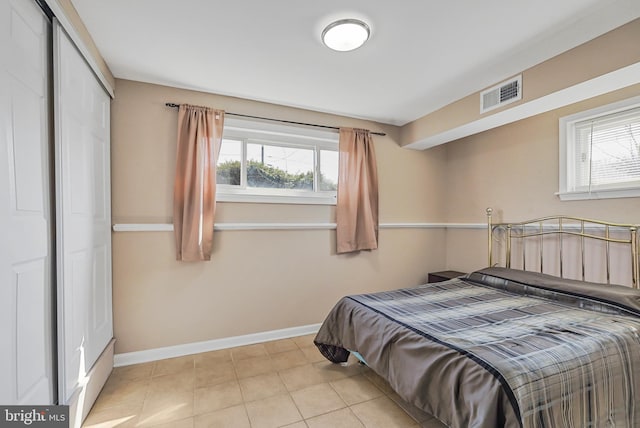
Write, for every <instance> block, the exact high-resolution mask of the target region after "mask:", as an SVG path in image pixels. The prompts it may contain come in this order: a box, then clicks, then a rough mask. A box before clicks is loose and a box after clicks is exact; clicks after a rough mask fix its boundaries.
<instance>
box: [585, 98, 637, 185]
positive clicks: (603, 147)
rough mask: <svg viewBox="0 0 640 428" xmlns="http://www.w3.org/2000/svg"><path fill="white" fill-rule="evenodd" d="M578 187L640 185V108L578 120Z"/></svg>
mask: <svg viewBox="0 0 640 428" xmlns="http://www.w3.org/2000/svg"><path fill="white" fill-rule="evenodd" d="M574 136H575V142H576V146H575V148H576V150H575V151H574V155H575V159H574V161H575V163H574V165H575V177H574V178H575V189H574V190H577V191H595V190H603V189H609V188H627V187H638V186H640V107H635V108H632V109H628V110H624V111H619V112H616V113H612V114H607V115H604V116H600V117H596V118H591V119H588V120H583V121H580V122H576V123H575V128H574Z"/></svg>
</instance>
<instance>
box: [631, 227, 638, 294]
mask: <svg viewBox="0 0 640 428" xmlns="http://www.w3.org/2000/svg"><path fill="white" fill-rule="evenodd" d="M629 230H630V232H631V276H632V278H631V282H632V286H633V288H638V236H637V235H638V229H637V228H636V227H635V226H633V227H631V228H630V229H629Z"/></svg>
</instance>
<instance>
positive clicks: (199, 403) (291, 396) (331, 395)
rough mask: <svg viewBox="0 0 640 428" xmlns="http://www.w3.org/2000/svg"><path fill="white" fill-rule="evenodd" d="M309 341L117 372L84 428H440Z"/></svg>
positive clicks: (356, 367) (359, 368) (359, 369)
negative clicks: (326, 354) (330, 360)
mask: <svg viewBox="0 0 640 428" xmlns="http://www.w3.org/2000/svg"><path fill="white" fill-rule="evenodd" d="M313 337H314V335H308V336H300V337H296V338H292V339H284V340H277V341H273V342H267V343H262V344H256V345H249V346H242V347H238V348H232V349H224V350H220V351H212V352H206V353H202V354H195V355H189V356H185V357H179V358H171V359H167V360H161V361H156V362H151V363H144V364H136V365H131V366H125V367H117V368H115V369H114V370H113V373H112V374H111V376H110V377H109V379H108V381H107V383H106V385H105V387H104V389H103V390H102V392H101V393H100V396H99V397H98V400H97V401H96V403H95V405H94V406H93V409H91V413H90V414H89V416H88V417H87V419H86V421H85V423H84V425H83V426H84V427H87V428H88V427H92V428H109V427H167V428H168V427H171V428H183V427H184V428H201V427H225V428H245V427H246V428H263V427H264V428H270V427H273V428H278V427H288V428H320V427H327V428H351V427H359V428H363V427H365V428H396V427H397V428H404V427H407V428H409V427H411V428H419V427H422V428H442V427H444V425H442V424H441V423H440V422H439V421H438V420H437V419H435V418H433V417H432V416H431V415H429V414H427V413H424V412H422V411H420V410H419V409H416V408H415V407H412V406H411V405H409V404H407V403H405V402H403V401H402V400H401V399H400V398H399V397H398V396H397V395H396V394H395V393H394V392H393V390H391V388H390V387H389V386H388V384H387V383H386V382H385V381H384V380H383V379H382V378H380V377H379V376H378V375H376V374H375V373H374V372H373V371H372V370H370V369H369V368H367V367H365V366H363V365H362V364H359V363H358V362H357V361H356V360H355V359H354V360H350V361H349V362H348V364H347V365H337V364H332V363H330V362H328V361H327V360H326V359H325V358H324V357H323V356H322V355H321V354H320V352H319V351H318V349H317V348H316V347H315V346H314V345H313Z"/></svg>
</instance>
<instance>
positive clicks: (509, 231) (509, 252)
mask: <svg viewBox="0 0 640 428" xmlns="http://www.w3.org/2000/svg"><path fill="white" fill-rule="evenodd" d="M506 266H507V269H508V268H510V267H511V224H508V225H507V261H506Z"/></svg>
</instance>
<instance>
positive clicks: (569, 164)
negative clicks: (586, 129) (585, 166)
mask: <svg viewBox="0 0 640 428" xmlns="http://www.w3.org/2000/svg"><path fill="white" fill-rule="evenodd" d="M637 107H640V96H638V97H633V98H629V99H626V100H623V101H619V102H615V103H612V104H607V105H604V106H601V107H597V108H594V109H591V110H587V111H583V112H579V113H576V114H572V115H570V116H565V117H561V118H560V120H559V126H560V135H559V137H560V141H559V142H560V156H559V160H560V162H559V171H560V177H559V178H560V180H559V185H560V186H559V187H560V189H559V192H558V193H557V195H558V196H559V197H560V200H562V201H575V200H585V199H608V198H631V197H640V183H639V184H638V185H628V184H623V185H621V186H619V187H617V186H616V187H614V186H609V188H597V189H591V190H590V191H589V190H586V191H585V190H576V183H575V178H574V177H575V169H576V165H575V164H574V160H575V155H574V154H575V150H576V149H577V148H576V144H577V143H576V140H575V125H576V123H578V122H582V121H585V120H590V119H595V118H598V117H602V116H607V115H611V114H615V113H618V112H623V111H626V110H630V109H633V108H637Z"/></svg>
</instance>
